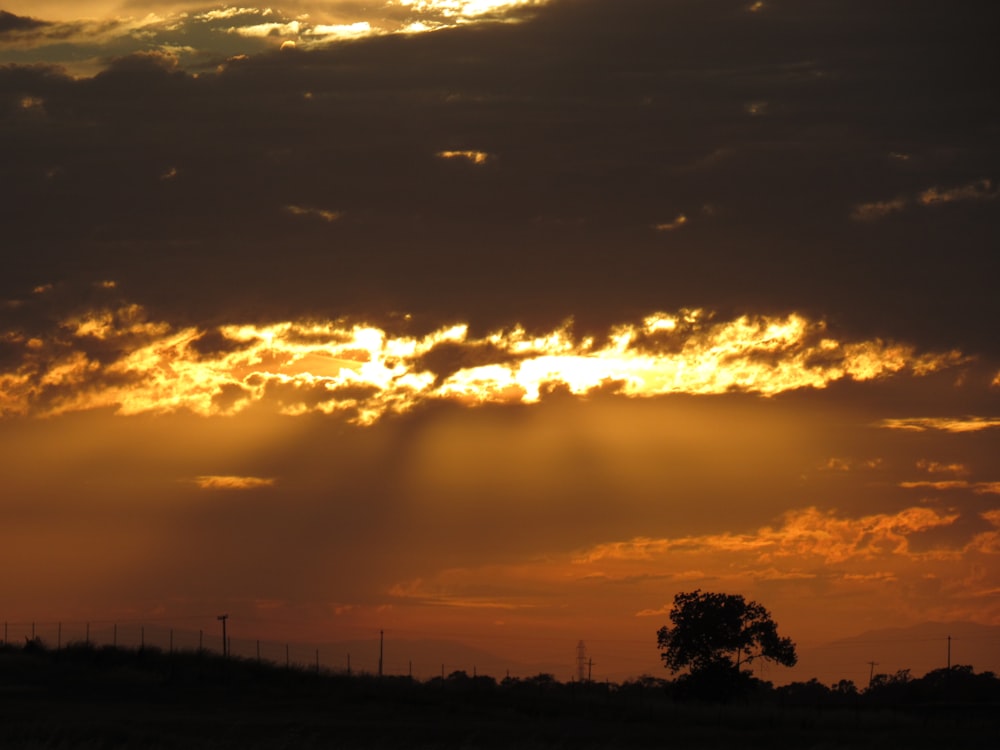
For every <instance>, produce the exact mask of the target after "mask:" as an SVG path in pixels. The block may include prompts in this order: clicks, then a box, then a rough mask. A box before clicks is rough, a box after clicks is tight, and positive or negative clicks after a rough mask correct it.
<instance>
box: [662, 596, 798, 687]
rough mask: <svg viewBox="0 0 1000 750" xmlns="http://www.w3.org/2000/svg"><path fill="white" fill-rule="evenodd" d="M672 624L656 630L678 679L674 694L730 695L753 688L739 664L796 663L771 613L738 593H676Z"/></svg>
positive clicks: (665, 658)
mask: <svg viewBox="0 0 1000 750" xmlns="http://www.w3.org/2000/svg"><path fill="white" fill-rule="evenodd" d="M670 622H671V623H672V624H673V626H672V627H666V626H664V627H662V628H660V630H659V631H658V632H657V634H656V643H657V645H658V646H659V648H660V652H661V653H660V656H661V657H662V659H663V663H664V664H665V665H666V666H667V667H668V668H669V669H670V671H671V672H675V673H676V672H679V671H680V670H682V669H688V670H689V671H688V673H687V674H685V675H683V676H681V677H680V678H679V679H678V681H677V682H678V684H677V687H676V691H675V694H676V696H677V697H678V698H682V697H683V698H692V699H711V700H721V701H729V700H732V699H734V698H736V697H738V696H742V695H747V694H749V693H751V692H754V691H755V690H756V689H757V688H758V686H757V684H756V681H755V680H754V678H753V676H752V675H751V674H749V673H748V672H745V671H743V670H741V666H742V665H743V664H751V663H752V662H753V661H754V660H755V659H765V660H767V661H772V662H775V663H777V664H781V665H783V666H787V667H791V666H794V665H795V663H796V661H797V660H798V657H797V656H796V654H795V644H794V643H792V641H791V639H790V638H782V637H780V636H779V635H778V625H777V623H775V622H774V620H773V619H771V613H770V612H768V611H767V610H766V609H765V608H764V607H763V606H762V605H760V604H758V603H757V602H753V601H751V602H748V601H747V600H746V599H744V598H743V597H742V596H740V595H739V594H719V593H713V592H708V591H706V592H702V591H701V590H700V589H696V590H695V591H691V592H687V593H680V594H677V595H676V596H675V597H674V604H673V607H672V608H671V610H670Z"/></svg>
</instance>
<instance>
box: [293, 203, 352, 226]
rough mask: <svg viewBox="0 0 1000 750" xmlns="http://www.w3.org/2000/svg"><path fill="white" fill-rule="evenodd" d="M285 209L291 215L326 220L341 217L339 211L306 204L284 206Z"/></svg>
mask: <svg viewBox="0 0 1000 750" xmlns="http://www.w3.org/2000/svg"><path fill="white" fill-rule="evenodd" d="M285 210H286V211H287V212H288V213H290V214H292V216H315V217H316V218H318V219H322V220H323V221H326V222H331V221H337V220H338V219H340V218H341V217H343V213H342V212H341V211H331V210H329V209H325V208H312V207H308V206H285Z"/></svg>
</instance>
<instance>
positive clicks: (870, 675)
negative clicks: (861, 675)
mask: <svg viewBox="0 0 1000 750" xmlns="http://www.w3.org/2000/svg"><path fill="white" fill-rule="evenodd" d="M868 666H869V667H871V669H869V670H868V689H869V690H871V687H872V680H874V679H875V667H877V666H878V662H877V661H870V662H868Z"/></svg>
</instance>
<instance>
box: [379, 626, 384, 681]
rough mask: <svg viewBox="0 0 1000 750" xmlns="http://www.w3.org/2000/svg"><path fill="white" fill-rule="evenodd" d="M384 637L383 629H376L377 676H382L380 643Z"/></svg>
mask: <svg viewBox="0 0 1000 750" xmlns="http://www.w3.org/2000/svg"><path fill="white" fill-rule="evenodd" d="M384 639H385V631H384V630H380V631H378V676H379V677H381V676H382V643H383V641H384Z"/></svg>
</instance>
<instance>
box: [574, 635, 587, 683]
mask: <svg viewBox="0 0 1000 750" xmlns="http://www.w3.org/2000/svg"><path fill="white" fill-rule="evenodd" d="M576 679H577V681H578V682H583V681H584V680H586V679H587V646H586V645H585V644H584V642H583V641H580V642H579V643H577V644H576Z"/></svg>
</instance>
